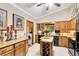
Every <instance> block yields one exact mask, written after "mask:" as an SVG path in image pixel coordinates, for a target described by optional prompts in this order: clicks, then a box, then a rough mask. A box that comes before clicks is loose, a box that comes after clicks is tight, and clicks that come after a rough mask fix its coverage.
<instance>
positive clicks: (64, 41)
mask: <svg viewBox="0 0 79 59" xmlns="http://www.w3.org/2000/svg"><path fill="white" fill-rule="evenodd" d="M59 46H61V47H68V38H67V37H66V36H60V37H59Z"/></svg>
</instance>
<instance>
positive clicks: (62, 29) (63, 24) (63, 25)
mask: <svg viewBox="0 0 79 59" xmlns="http://www.w3.org/2000/svg"><path fill="white" fill-rule="evenodd" d="M54 28H55V29H56V30H60V32H67V21H61V22H56V23H55V26H54Z"/></svg>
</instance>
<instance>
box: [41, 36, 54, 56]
mask: <svg viewBox="0 0 79 59" xmlns="http://www.w3.org/2000/svg"><path fill="white" fill-rule="evenodd" d="M53 43H54V42H53V37H42V38H41V41H40V54H41V55H42V56H52V55H53V54H52V52H53V51H52V49H53Z"/></svg>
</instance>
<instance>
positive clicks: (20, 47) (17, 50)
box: [0, 40, 28, 56]
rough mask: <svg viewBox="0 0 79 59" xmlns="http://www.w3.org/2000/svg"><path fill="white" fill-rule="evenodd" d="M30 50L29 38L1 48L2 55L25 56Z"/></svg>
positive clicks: (0, 53)
mask: <svg viewBox="0 0 79 59" xmlns="http://www.w3.org/2000/svg"><path fill="white" fill-rule="evenodd" d="M27 51H28V40H23V41H20V42H18V43H15V44H12V45H9V46H6V47H4V48H0V55H1V56H25V55H26V53H27Z"/></svg>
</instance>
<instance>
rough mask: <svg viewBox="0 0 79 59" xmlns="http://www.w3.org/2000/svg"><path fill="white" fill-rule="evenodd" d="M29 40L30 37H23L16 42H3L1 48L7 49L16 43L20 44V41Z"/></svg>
mask: <svg viewBox="0 0 79 59" xmlns="http://www.w3.org/2000/svg"><path fill="white" fill-rule="evenodd" d="M27 39H28V37H26V36H23V37H21V38H18V39H16V40H11V41H6V42H2V43H0V48H3V47H6V46H9V45H12V44H15V43H18V42H20V41H23V40H27Z"/></svg>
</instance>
